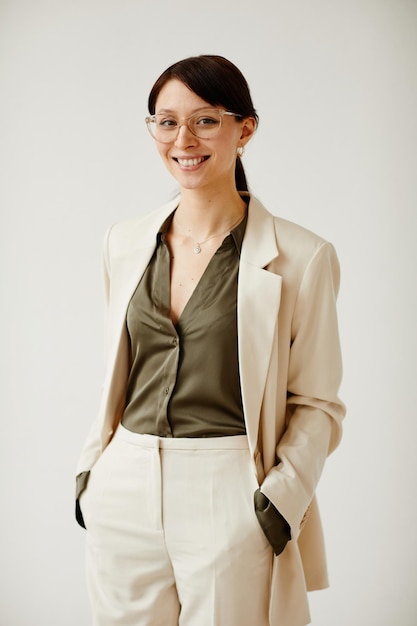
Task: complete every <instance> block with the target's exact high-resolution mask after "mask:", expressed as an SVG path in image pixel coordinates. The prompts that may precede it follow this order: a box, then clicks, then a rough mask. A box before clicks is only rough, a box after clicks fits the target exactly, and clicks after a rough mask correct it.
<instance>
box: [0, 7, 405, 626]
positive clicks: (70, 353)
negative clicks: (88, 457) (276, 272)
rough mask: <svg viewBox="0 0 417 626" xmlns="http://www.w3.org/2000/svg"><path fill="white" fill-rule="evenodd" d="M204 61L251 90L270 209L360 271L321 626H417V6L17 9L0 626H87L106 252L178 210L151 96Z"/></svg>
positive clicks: (11, 74) (5, 82) (2, 62)
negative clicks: (177, 72) (159, 82)
mask: <svg viewBox="0 0 417 626" xmlns="http://www.w3.org/2000/svg"><path fill="white" fill-rule="evenodd" d="M202 53H211V54H213V53H214V54H222V55H224V56H226V57H228V58H230V59H231V60H232V61H233V62H235V63H236V64H237V65H238V66H239V67H240V68H241V69H242V71H243V73H244V74H245V76H246V77H247V79H248V82H249V84H250V85H251V90H252V95H253V98H254V102H255V106H256V107H257V109H258V111H259V114H260V118H261V123H260V127H259V131H258V133H257V135H256V137H255V139H254V140H253V142H252V143H251V144H250V145H249V146H248V148H247V150H246V155H245V157H244V160H245V164H246V171H247V175H248V179H249V182H250V185H251V188H252V191H253V192H254V193H255V194H256V195H258V197H259V198H260V199H261V200H262V201H263V202H264V204H266V206H267V207H268V208H269V209H270V210H271V211H272V212H273V213H276V214H280V215H282V216H284V217H286V218H287V219H291V220H293V221H295V222H298V223H301V224H303V225H304V226H306V227H308V228H310V229H312V230H314V231H316V232H318V233H320V234H321V235H323V236H324V237H326V238H328V239H329V240H331V241H332V242H333V243H334V244H335V246H336V248H337V250H338V253H339V257H340V262H341V266H342V288H341V293H340V300H339V302H340V309H339V310H340V327H341V335H342V341H343V351H344V361H345V376H344V383H343V388H342V397H343V399H344V400H345V402H346V404H347V406H348V416H347V418H346V422H345V438H344V440H343V443H342V445H341V447H340V448H339V449H338V450H337V451H336V452H335V453H334V455H333V456H332V457H331V458H330V459H329V461H328V464H327V467H326V470H325V474H324V476H323V479H322V482H321V484H320V488H319V498H320V502H321V508H322V517H323V523H324V526H325V531H326V537H327V551H328V559H329V568H330V574H331V582H332V586H331V588H330V590H328V591H323V592H318V593H316V594H313V595H312V597H311V608H312V615H313V624H315V625H317V626H352V625H355V626H415V624H416V623H417V600H416V595H417V567H416V557H417V554H416V534H417V533H416V529H415V524H416V517H415V500H416V494H417V484H416V474H417V472H416V438H417V429H416V386H417V379H416V352H417V340H416V338H417V337H416V319H417V317H416V314H417V311H416V304H415V299H416V298H415V295H416V282H417V281H416V269H417V268H416V263H415V261H416V254H415V237H416V231H417V229H416V200H417V189H416V178H417V171H416V170H417V168H416V165H417V163H416V144H417V124H416V111H417V80H416V69H417V3H416V2H415V1H413V0H409V1H407V0H391V1H389V0H373V1H372V0H351V1H349V0H293V1H290V0H288V1H284V0H258V1H257V2H254V1H251V2H249V1H248V0H199V2H196V1H195V0H193V1H190V0H183V1H178V2H169V1H168V0H167V1H166V2H163V1H162V0H159V1H158V0H156V1H147V2H142V1H141V0H66V1H65V0H63V1H59V0H55V1H54V0H9V1H7V0H0V81H1V84H0V94H1V95H0V125H1V128H0V132H1V134H0V137H1V139H0V141H1V145H0V151H1V154H0V160H1V162H0V176H1V188H0V192H1V198H0V202H1V205H0V206H1V224H0V236H1V263H0V271H1V316H2V323H1V330H0V332H1V338H0V340H1V343H0V346H1V349H0V359H1V394H0V408H1V413H0V415H1V425H2V430H1V437H0V446H1V451H0V452H1V474H0V475H1V493H2V501H1V510H2V513H1V522H0V523H1V528H0V563H1V565H0V572H1V579H0V624H1V625H2V626H3V625H4V626H74V625H75V624H77V626H88V625H89V624H90V618H89V607H88V599H87V594H86V591H85V583H84V563H83V559H84V554H83V551H84V533H83V531H82V530H81V529H80V528H78V527H77V526H76V525H75V522H74V520H73V506H74V505H73V492H74V471H75V465H76V461H77V458H78V454H79V451H80V448H81V445H82V443H83V440H84V437H85V436H86V433H87V430H88V428H89V425H90V423H91V421H92V420H93V418H94V416H95V414H96V411H97V408H98V404H99V395H100V387H101V381H102V377H103V367H104V363H103V361H104V359H103V352H104V349H103V297H102V285H101V242H102V237H103V234H104V231H105V229H106V227H107V226H108V225H109V224H110V223H111V222H113V221H115V220H118V219H122V218H126V217H131V216H134V215H136V214H139V213H143V212H145V211H148V210H151V209H153V208H155V207H157V206H158V205H160V204H161V203H162V202H164V201H165V200H166V199H168V198H169V197H170V195H171V194H172V192H173V191H174V190H175V188H176V187H175V182H174V181H173V179H171V178H169V176H168V174H167V173H165V171H164V169H163V165H162V164H161V163H160V162H159V157H158V156H157V154H156V151H155V149H154V146H153V145H152V140H151V139H150V137H149V136H148V134H147V131H146V129H145V125H144V123H143V118H144V116H145V115H146V102H147V95H148V92H149V89H150V87H151V86H152V84H153V82H154V80H155V79H156V77H157V76H158V75H159V74H160V73H161V72H162V71H163V70H164V69H165V68H166V67H167V66H168V65H170V64H171V63H173V62H174V61H177V60H179V59H181V58H183V57H186V56H190V55H193V54H202ZM196 626H198V625H196ZM254 626H256V625H254Z"/></svg>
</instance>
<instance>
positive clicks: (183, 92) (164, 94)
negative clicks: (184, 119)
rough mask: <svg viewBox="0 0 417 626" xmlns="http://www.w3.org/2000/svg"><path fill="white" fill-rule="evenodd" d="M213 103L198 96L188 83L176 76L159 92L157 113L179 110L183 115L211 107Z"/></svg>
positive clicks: (156, 105)
mask: <svg viewBox="0 0 417 626" xmlns="http://www.w3.org/2000/svg"><path fill="white" fill-rule="evenodd" d="M211 106H212V105H211V104H209V103H208V102H206V101H205V100H203V99H202V98H200V96H197V94H196V93H194V91H191V89H190V88H189V87H187V85H185V84H184V83H182V82H181V81H180V80H177V79H175V78H173V79H171V80H169V81H168V82H167V83H166V84H165V85H164V86H163V87H162V89H161V91H160V92H159V95H158V97H157V99H156V103H155V109H156V113H159V111H171V112H178V113H180V114H181V115H186V114H191V113H193V112H194V111H196V110H198V109H201V108H206V107H211Z"/></svg>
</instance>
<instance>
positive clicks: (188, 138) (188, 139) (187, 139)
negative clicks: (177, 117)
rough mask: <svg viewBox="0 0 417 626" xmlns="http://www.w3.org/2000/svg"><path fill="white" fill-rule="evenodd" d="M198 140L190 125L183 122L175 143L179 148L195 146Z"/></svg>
mask: <svg viewBox="0 0 417 626" xmlns="http://www.w3.org/2000/svg"><path fill="white" fill-rule="evenodd" d="M196 141H197V137H196V136H195V135H193V133H192V132H191V131H190V129H189V128H188V125H187V124H185V123H183V124H181V125H180V127H179V128H178V135H177V138H176V140H175V145H176V146H177V147H178V148H184V147H187V146H194V145H195V143H196Z"/></svg>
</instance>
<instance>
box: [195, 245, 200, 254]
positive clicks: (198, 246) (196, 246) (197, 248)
mask: <svg viewBox="0 0 417 626" xmlns="http://www.w3.org/2000/svg"><path fill="white" fill-rule="evenodd" d="M200 252H201V248H200V244H199V243H196V244H195V246H194V253H195V254H200Z"/></svg>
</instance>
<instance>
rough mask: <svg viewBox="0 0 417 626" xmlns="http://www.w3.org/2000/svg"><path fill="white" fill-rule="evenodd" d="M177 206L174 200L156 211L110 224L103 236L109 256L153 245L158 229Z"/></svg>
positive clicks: (176, 201)
mask: <svg viewBox="0 0 417 626" xmlns="http://www.w3.org/2000/svg"><path fill="white" fill-rule="evenodd" d="M177 205H178V200H177V199H174V200H172V201H171V202H168V203H167V204H164V205H163V206H162V207H159V208H158V209H154V210H153V211H149V212H147V213H145V214H143V215H140V216H138V217H134V218H130V219H126V220H121V221H119V222H115V223H114V224H112V225H111V226H110V227H109V228H108V229H107V232H106V235H105V241H106V246H107V249H108V252H109V254H110V256H113V255H117V254H118V253H126V252H127V253H128V252H129V250H130V249H132V248H142V247H146V246H148V245H150V244H154V243H155V237H156V234H157V233H158V230H159V228H160V227H161V226H162V224H163V222H164V220H165V219H166V217H168V215H169V214H170V213H171V212H172V211H174V209H175V208H176V207H177Z"/></svg>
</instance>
